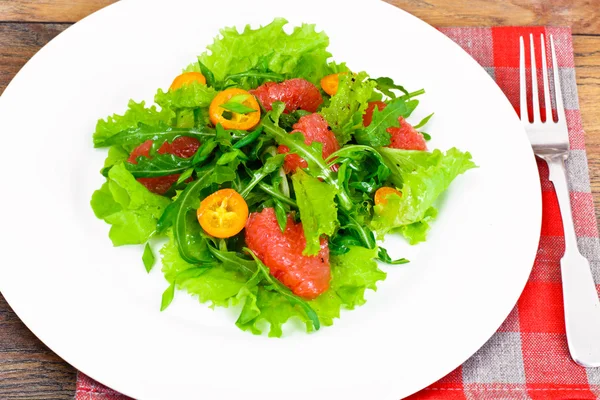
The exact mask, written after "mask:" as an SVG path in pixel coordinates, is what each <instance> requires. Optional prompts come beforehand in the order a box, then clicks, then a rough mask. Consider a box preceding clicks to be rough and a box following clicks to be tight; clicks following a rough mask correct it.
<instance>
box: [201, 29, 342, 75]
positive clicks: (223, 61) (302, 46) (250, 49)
mask: <svg viewBox="0 0 600 400" xmlns="http://www.w3.org/2000/svg"><path fill="white" fill-rule="evenodd" d="M286 24H287V21H286V20H285V19H282V18H277V19H275V20H274V21H273V22H271V23H270V24H269V25H266V26H264V27H261V28H259V29H254V30H253V29H251V28H250V26H249V25H248V26H246V28H245V29H244V30H243V31H242V32H241V33H239V32H238V31H237V29H236V28H235V27H230V28H224V29H222V30H221V37H219V38H216V39H215V41H214V42H213V44H211V45H209V46H208V51H207V52H205V53H203V54H202V55H200V57H198V60H199V61H200V62H201V63H202V64H204V65H205V66H206V68H208V69H209V70H211V71H212V72H213V73H214V76H215V79H216V80H217V81H223V80H224V79H225V78H226V77H227V76H231V75H233V74H239V73H242V72H246V71H249V70H252V69H255V68H257V67H258V68H260V69H261V70H264V69H265V67H266V68H268V69H269V70H270V71H272V72H275V73H277V74H283V75H286V76H294V77H301V78H305V79H307V80H309V81H311V82H313V83H318V81H319V80H320V79H321V78H322V77H323V76H325V75H327V72H329V70H330V69H329V66H328V64H327V59H328V58H329V57H330V56H331V54H330V53H329V52H328V51H327V50H326V49H327V46H328V45H329V38H328V37H327V35H326V34H325V33H323V32H317V31H316V30H315V26H314V25H307V24H304V25H302V26H300V27H296V28H294V30H293V32H292V33H291V34H290V35H288V34H287V33H285V31H284V30H283V27H284V25H286Z"/></svg>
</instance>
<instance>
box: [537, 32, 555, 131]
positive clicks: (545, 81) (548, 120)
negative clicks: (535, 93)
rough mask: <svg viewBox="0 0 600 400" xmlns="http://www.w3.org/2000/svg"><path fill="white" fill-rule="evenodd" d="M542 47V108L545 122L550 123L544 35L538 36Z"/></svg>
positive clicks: (550, 111)
mask: <svg viewBox="0 0 600 400" xmlns="http://www.w3.org/2000/svg"><path fill="white" fill-rule="evenodd" d="M540 44H541V46H542V74H543V76H544V107H545V108H546V122H552V121H553V119H552V103H550V84H549V83H548V63H547V62H546V41H545V40H544V35H543V34H541V35H540Z"/></svg>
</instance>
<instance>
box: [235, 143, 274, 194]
mask: <svg viewBox="0 0 600 400" xmlns="http://www.w3.org/2000/svg"><path fill="white" fill-rule="evenodd" d="M284 159H285V154H277V155H275V156H273V157H270V158H268V159H267V160H266V161H265V164H264V165H263V166H262V167H261V168H260V169H259V170H257V171H256V172H253V171H251V170H249V169H248V170H247V172H248V174H249V175H250V176H251V177H252V179H251V180H250V182H249V183H248V185H246V187H245V188H244V190H242V191H241V192H240V195H241V196H242V197H246V196H248V194H249V193H250V191H251V190H252V189H254V187H255V186H256V185H258V183H259V182H260V181H261V180H262V179H264V178H265V177H266V176H268V175H269V174H272V173H273V172H275V171H277V170H278V169H279V168H281V165H283V160H284Z"/></svg>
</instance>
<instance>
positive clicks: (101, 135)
mask: <svg viewBox="0 0 600 400" xmlns="http://www.w3.org/2000/svg"><path fill="white" fill-rule="evenodd" d="M174 116H175V114H174V113H173V111H171V110H170V109H167V108H163V109H162V110H160V111H158V110H157V109H156V106H152V107H150V108H147V107H146V103H145V102H143V101H142V102H140V103H136V102H135V101H133V100H130V101H129V108H128V109H127V111H125V113H124V114H123V115H117V114H114V115H112V116H109V117H107V118H106V119H104V120H103V119H101V120H99V121H98V123H97V124H96V131H95V132H94V135H93V140H94V146H95V147H104V146H105V145H104V142H105V141H106V140H107V139H108V138H110V137H111V136H113V135H116V134H117V133H119V132H122V131H124V130H126V129H131V128H137V126H138V124H140V123H142V124H146V125H153V126H158V125H160V124H161V123H163V124H165V123H168V122H169V121H171V119H172V118H173V117H174Z"/></svg>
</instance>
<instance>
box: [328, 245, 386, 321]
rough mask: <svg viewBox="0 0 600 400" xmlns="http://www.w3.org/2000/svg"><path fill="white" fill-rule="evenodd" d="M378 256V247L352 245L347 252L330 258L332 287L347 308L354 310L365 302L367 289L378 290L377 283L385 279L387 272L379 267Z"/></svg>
mask: <svg viewBox="0 0 600 400" xmlns="http://www.w3.org/2000/svg"><path fill="white" fill-rule="evenodd" d="M376 257H377V248H374V249H366V248H364V247H355V246H350V251H348V252H347V253H345V254H342V255H338V256H332V257H331V258H330V261H331V274H332V279H331V289H332V290H333V291H335V293H336V294H337V295H338V296H339V297H340V298H341V299H342V303H343V304H344V306H345V307H346V308H348V309H350V310H352V309H354V308H355V307H356V306H360V305H363V304H365V303H366V300H365V297H364V294H365V291H366V290H367V289H371V290H377V285H376V283H377V282H378V281H382V280H384V279H385V277H386V273H385V272H383V271H381V270H380V269H379V268H378V266H377V263H376V262H375V258H376Z"/></svg>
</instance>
